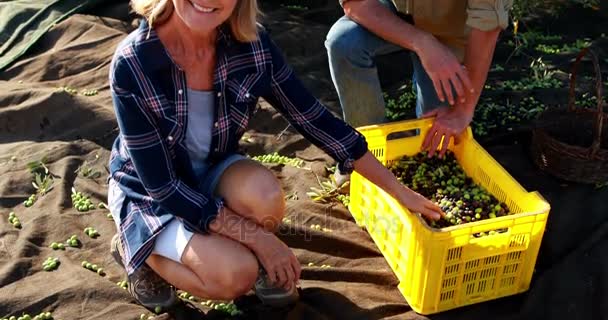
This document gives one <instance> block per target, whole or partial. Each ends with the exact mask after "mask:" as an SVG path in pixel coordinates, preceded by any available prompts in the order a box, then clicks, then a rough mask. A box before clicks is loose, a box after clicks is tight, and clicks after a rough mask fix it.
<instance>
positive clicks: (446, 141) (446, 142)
mask: <svg viewBox="0 0 608 320" xmlns="http://www.w3.org/2000/svg"><path fill="white" fill-rule="evenodd" d="M451 137H452V135H450V134H446V135H445V136H444V137H443V143H442V144H441V151H439V157H440V158H443V156H444V155H445V153H446V152H447V151H448V145H449V144H450V139H451Z"/></svg>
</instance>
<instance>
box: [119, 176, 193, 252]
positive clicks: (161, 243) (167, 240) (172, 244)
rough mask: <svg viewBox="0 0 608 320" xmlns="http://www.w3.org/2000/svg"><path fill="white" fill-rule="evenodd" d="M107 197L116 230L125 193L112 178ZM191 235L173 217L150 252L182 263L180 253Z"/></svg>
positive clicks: (179, 221) (178, 220) (182, 224)
mask: <svg viewBox="0 0 608 320" xmlns="http://www.w3.org/2000/svg"><path fill="white" fill-rule="evenodd" d="M108 198H109V199H110V201H109V207H110V212H111V213H112V216H113V219H114V223H115V224H116V229H117V230H118V229H119V226H118V219H119V218H118V217H119V212H120V208H121V206H122V203H123V201H124V199H125V195H124V193H123V192H122V190H121V189H120V188H119V187H118V186H117V184H116V182H115V181H114V179H110V183H109V188H108ZM192 235H193V234H192V232H190V231H188V230H186V228H185V227H184V223H183V222H182V221H181V220H180V219H179V218H177V217H175V218H174V219H173V220H171V222H169V224H168V225H167V226H166V227H165V228H164V229H163V230H162V231H161V232H160V233H159V234H158V236H157V237H156V239H155V244H154V249H153V250H152V253H153V254H157V255H160V256H163V257H166V258H169V259H171V260H173V261H175V262H177V263H182V254H183V253H184V250H185V249H186V246H187V245H188V242H190V239H192Z"/></svg>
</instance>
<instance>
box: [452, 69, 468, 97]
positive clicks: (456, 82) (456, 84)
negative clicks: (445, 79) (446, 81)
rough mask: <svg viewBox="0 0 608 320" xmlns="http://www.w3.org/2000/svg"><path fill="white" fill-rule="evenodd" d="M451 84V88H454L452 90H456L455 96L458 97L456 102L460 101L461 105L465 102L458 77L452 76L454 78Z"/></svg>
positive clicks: (464, 94)
mask: <svg viewBox="0 0 608 320" xmlns="http://www.w3.org/2000/svg"><path fill="white" fill-rule="evenodd" d="M451 82H452V86H453V87H454V90H456V95H457V96H458V100H460V102H461V103H463V102H465V100H466V93H465V92H464V89H463V87H462V82H461V81H460V78H459V77H458V75H457V74H454V77H453V78H452V79H451Z"/></svg>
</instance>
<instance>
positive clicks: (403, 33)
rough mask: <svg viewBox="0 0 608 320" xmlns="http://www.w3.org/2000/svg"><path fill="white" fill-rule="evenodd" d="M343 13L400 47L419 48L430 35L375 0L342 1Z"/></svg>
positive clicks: (413, 49) (414, 49)
mask: <svg viewBox="0 0 608 320" xmlns="http://www.w3.org/2000/svg"><path fill="white" fill-rule="evenodd" d="M343 7H344V14H345V15H346V16H347V17H349V18H350V19H352V20H353V21H355V22H357V23H358V24H360V25H361V26H363V27H364V28H366V29H368V30H369V31H371V32H372V33H374V34H376V35H378V36H379V37H380V38H382V39H384V40H386V41H389V42H392V43H394V44H396V45H398V46H400V47H402V48H405V49H408V50H411V51H416V52H418V51H419V50H420V44H421V43H422V39H423V38H425V37H426V38H428V37H431V35H430V34H428V33H427V32H425V31H422V30H420V29H418V28H416V27H414V26H413V25H411V24H409V23H407V22H406V21H404V20H403V19H401V18H400V17H399V16H397V15H396V14H395V13H393V12H392V11H391V10H390V9H389V8H387V7H385V6H384V5H382V4H381V3H380V2H379V1H377V0H347V1H344V2H343Z"/></svg>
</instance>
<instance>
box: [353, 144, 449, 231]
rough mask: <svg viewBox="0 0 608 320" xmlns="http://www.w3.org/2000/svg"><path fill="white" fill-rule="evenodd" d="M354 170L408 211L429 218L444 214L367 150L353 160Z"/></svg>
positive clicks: (432, 218) (437, 217) (433, 218)
mask: <svg viewBox="0 0 608 320" xmlns="http://www.w3.org/2000/svg"><path fill="white" fill-rule="evenodd" d="M355 170H356V171H357V172H358V173H360V174H361V175H362V176H364V177H365V178H366V179H367V180H369V181H370V182H372V183H373V184H375V185H377V186H378V187H380V188H382V189H383V190H384V191H386V192H387V193H388V194H390V195H391V196H393V198H395V199H396V200H397V201H399V202H400V203H401V204H402V205H403V206H404V207H406V208H408V209H409V210H410V211H412V212H420V213H421V214H422V215H424V216H425V217H428V218H429V219H431V220H437V219H439V218H441V217H442V216H443V215H445V214H444V213H443V212H442V211H441V208H439V206H437V205H436V204H434V203H433V202H432V201H431V200H429V199H427V198H425V197H423V196H422V195H421V194H419V193H417V192H414V191H413V190H411V189H409V188H408V187H406V186H405V185H404V184H402V183H401V182H400V181H399V180H397V177H395V175H394V174H393V173H392V172H391V171H390V170H389V169H388V168H386V167H385V166H383V165H382V163H380V161H378V159H376V157H374V155H373V154H371V152H369V151H368V152H367V153H366V154H365V155H364V156H363V157H361V158H360V159H358V160H357V161H355Z"/></svg>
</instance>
